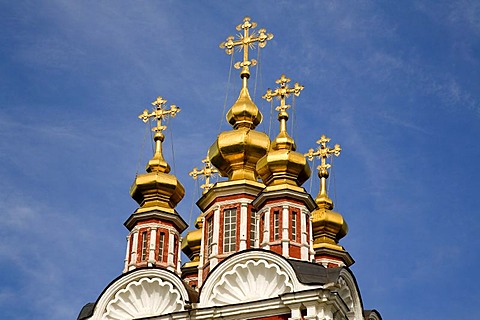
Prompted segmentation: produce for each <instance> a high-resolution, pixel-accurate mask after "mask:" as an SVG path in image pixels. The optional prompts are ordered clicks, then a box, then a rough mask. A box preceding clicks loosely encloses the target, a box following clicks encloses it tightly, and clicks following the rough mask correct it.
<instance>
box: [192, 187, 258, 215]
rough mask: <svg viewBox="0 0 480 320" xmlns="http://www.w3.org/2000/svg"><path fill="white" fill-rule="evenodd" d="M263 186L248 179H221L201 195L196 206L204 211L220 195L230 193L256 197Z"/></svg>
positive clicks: (223, 195)
mask: <svg viewBox="0 0 480 320" xmlns="http://www.w3.org/2000/svg"><path fill="white" fill-rule="evenodd" d="M264 188H265V185H264V184H263V183H260V182H257V181H250V180H234V181H222V182H218V183H216V184H215V185H214V186H213V188H212V189H210V190H208V192H207V193H205V194H204V195H202V197H201V198H200V199H198V201H197V206H198V207H199V208H200V210H201V211H202V212H205V211H207V210H208V209H209V207H210V206H211V205H212V204H214V203H215V201H216V200H217V199H218V198H220V197H229V196H230V197H231V196H232V194H237V195H238V194H243V195H249V196H252V198H254V197H256V196H257V195H258V194H259V193H260V191H262V190H263V189H264Z"/></svg>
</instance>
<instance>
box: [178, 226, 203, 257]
mask: <svg viewBox="0 0 480 320" xmlns="http://www.w3.org/2000/svg"><path fill="white" fill-rule="evenodd" d="M195 228H197V230H192V231H190V232H189V233H187V236H186V237H184V238H183V240H182V251H183V253H185V254H186V255H187V257H188V258H190V262H189V263H188V262H187V263H186V265H191V264H192V263H196V264H198V262H199V261H200V248H201V244H202V232H203V221H202V217H198V218H197V220H196V221H195Z"/></svg>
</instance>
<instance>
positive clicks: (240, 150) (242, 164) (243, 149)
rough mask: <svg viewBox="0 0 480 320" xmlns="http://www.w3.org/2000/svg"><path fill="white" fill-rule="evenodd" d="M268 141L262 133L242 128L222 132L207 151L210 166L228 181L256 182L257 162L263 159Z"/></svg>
mask: <svg viewBox="0 0 480 320" xmlns="http://www.w3.org/2000/svg"><path fill="white" fill-rule="evenodd" d="M269 145H270V139H269V138H268V136H267V135H266V134H265V133H263V132H258V131H255V130H250V129H248V128H245V127H242V128H238V129H236V130H232V131H226V132H222V133H221V134H219V135H218V138H217V141H215V142H214V143H213V144H212V145H211V146H210V149H209V150H208V154H209V155H210V160H211V161H212V164H213V165H214V166H215V167H216V168H217V169H218V171H219V172H220V174H221V175H222V176H224V177H228V179H229V180H244V179H245V180H252V181H256V180H257V172H256V170H255V167H256V164H257V161H258V160H259V159H260V158H261V157H263V156H264V155H265V154H266V153H267V150H268V147H269Z"/></svg>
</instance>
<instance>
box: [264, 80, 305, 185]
mask: <svg viewBox="0 0 480 320" xmlns="http://www.w3.org/2000/svg"><path fill="white" fill-rule="evenodd" d="M290 81H291V80H290V79H289V78H287V77H285V75H284V74H282V75H281V77H280V78H279V79H278V80H276V81H275V83H277V84H279V85H280V87H278V88H276V89H275V90H274V91H272V90H271V89H268V90H267V93H266V94H265V95H263V97H262V98H264V99H266V100H267V101H272V99H273V98H274V97H277V98H278V99H279V100H280V105H279V106H277V107H276V108H275V110H277V111H278V121H279V122H280V130H279V131H280V132H279V134H278V135H277V137H276V138H275V139H274V140H273V141H272V143H271V145H270V151H268V153H267V155H265V156H264V157H263V158H261V159H260V160H259V161H258V163H257V171H258V173H259V175H260V177H261V178H262V180H263V182H264V183H265V184H266V185H267V186H270V185H279V184H289V185H293V186H301V185H302V184H303V183H304V182H305V181H306V180H307V179H308V178H309V177H310V167H309V165H308V163H307V161H306V160H305V157H304V156H303V155H302V154H300V153H298V152H296V151H295V150H296V148H297V147H296V145H295V141H294V140H293V138H292V137H290V135H289V134H288V132H287V120H288V113H287V110H288V109H289V108H290V106H289V105H287V104H286V99H287V98H288V97H289V96H290V95H291V94H294V95H295V96H299V95H300V92H301V91H302V90H303V88H304V87H303V86H302V85H300V84H298V82H297V83H295V85H294V86H293V87H292V88H290V87H289V86H288V83H289V82H290Z"/></svg>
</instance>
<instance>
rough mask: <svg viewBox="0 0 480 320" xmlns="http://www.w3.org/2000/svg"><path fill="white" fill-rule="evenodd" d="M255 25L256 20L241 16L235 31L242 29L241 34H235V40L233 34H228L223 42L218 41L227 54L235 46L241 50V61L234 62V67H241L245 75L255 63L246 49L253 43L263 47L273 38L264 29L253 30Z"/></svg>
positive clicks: (251, 47)
mask: <svg viewBox="0 0 480 320" xmlns="http://www.w3.org/2000/svg"><path fill="white" fill-rule="evenodd" d="M256 27H257V23H256V22H251V21H250V17H245V18H243V23H242V24H239V25H238V26H237V31H242V30H243V34H241V33H239V34H238V35H237V40H235V37H234V36H228V37H227V40H226V41H225V42H222V43H220V48H221V49H225V52H226V53H227V54H232V53H233V50H234V49H235V47H238V48H239V50H243V61H239V62H237V63H235V68H236V69H240V68H242V72H241V74H242V75H245V76H246V77H249V76H250V70H249V67H250V66H254V65H256V64H257V61H256V60H255V59H252V60H249V59H248V50H249V49H253V48H255V44H258V46H259V47H260V48H264V47H265V46H266V45H267V41H269V40H271V39H273V34H271V33H267V30H266V29H260V30H258V31H256V30H254V29H255V28H256ZM250 29H251V30H250Z"/></svg>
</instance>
